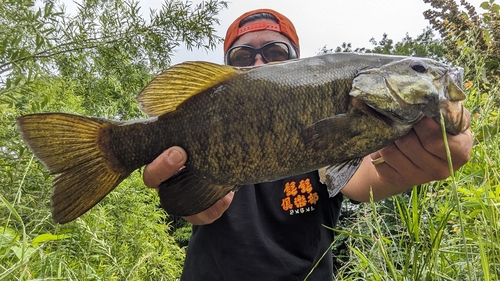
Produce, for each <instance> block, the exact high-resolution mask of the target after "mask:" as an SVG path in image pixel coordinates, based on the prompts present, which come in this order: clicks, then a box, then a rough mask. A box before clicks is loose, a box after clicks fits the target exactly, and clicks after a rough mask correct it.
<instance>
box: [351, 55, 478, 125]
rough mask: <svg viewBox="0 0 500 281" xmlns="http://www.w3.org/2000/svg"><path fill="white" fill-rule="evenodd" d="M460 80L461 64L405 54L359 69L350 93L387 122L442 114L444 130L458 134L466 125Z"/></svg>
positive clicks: (411, 120) (461, 80) (410, 120)
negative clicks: (377, 65) (378, 65)
mask: <svg viewBox="0 0 500 281" xmlns="http://www.w3.org/2000/svg"><path fill="white" fill-rule="evenodd" d="M462 83H463V69H462V68H460V67H451V66H448V65H446V64H444V63H441V62H438V61H435V60H431V59H425V58H412V57H407V58H403V59H401V60H398V61H395V62H391V63H388V64H385V65H383V66H381V67H378V68H370V69H365V70H362V71H360V72H359V73H358V74H357V75H356V77H355V79H354V80H353V84H352V89H351V92H350V95H351V96H353V97H354V98H355V99H358V100H361V101H362V102H364V103H365V104H366V105H368V106H369V107H371V108H372V109H374V110H375V111H376V112H377V113H378V114H379V115H380V116H381V117H383V118H384V119H386V120H388V121H389V122H395V123H397V124H413V123H416V122H417V121H418V120H420V119H421V118H422V117H423V116H424V115H425V116H428V117H431V118H433V119H434V120H436V121H437V122H438V123H439V120H440V117H441V116H442V117H443V118H444V124H445V127H446V130H447V131H448V132H449V133H451V134H459V133H460V132H462V131H464V130H466V129H467V128H468V126H469V120H468V118H466V114H465V112H464V107H463V100H464V99H465V98H466V96H465V94H464V92H463V91H462V89H461V85H462Z"/></svg>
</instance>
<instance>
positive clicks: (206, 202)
mask: <svg viewBox="0 0 500 281" xmlns="http://www.w3.org/2000/svg"><path fill="white" fill-rule="evenodd" d="M239 187H240V186H235V185H217V184H213V183H210V182H209V181H208V180H206V179H204V178H201V177H199V176H197V175H196V174H193V173H191V172H189V170H188V169H187V168H184V169H182V170H180V171H179V172H178V173H177V174H176V175H174V176H173V177H171V178H169V179H168V180H166V181H164V182H163V183H162V184H161V185H160V188H159V195H160V202H161V206H162V208H163V209H164V210H165V211H166V212H167V213H168V214H170V215H175V216H190V215H194V214H197V213H199V212H202V211H204V210H206V209H208V208H209V207H210V206H212V205H213V204H215V202H217V201H218V200H219V199H221V198H223V197H224V196H226V195H227V194H228V193H229V192H231V191H233V190H236V189H238V188H239Z"/></svg>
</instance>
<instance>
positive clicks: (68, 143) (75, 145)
mask: <svg viewBox="0 0 500 281" xmlns="http://www.w3.org/2000/svg"><path fill="white" fill-rule="evenodd" d="M17 125H18V127H19V130H20V132H21V135H22V137H23V139H24V140H25V141H26V143H27V144H28V146H29V147H30V148H31V150H32V151H33V152H34V154H35V155H36V156H37V157H38V158H39V159H40V160H41V161H42V163H43V164H44V165H45V166H46V167H47V169H48V170H49V171H50V173H51V174H55V175H56V178H55V179H54V182H53V184H54V187H53V191H52V200H51V201H52V203H51V205H52V217H53V219H54V220H55V221H56V222H58V223H66V222H70V221H72V220H74V219H76V218H78V217H79V216H81V215H82V214H83V213H85V212H86V211H88V210H89V209H90V208H92V207H93V206H94V205H95V204H97V203H98V202H99V201H100V200H101V199H102V198H104V196H106V195H107V194H108V193H109V192H111V190H113V189H114V188H115V187H116V186H117V185H118V184H119V183H120V182H121V181H122V180H124V179H125V178H126V177H127V176H128V173H127V174H125V173H124V172H123V169H119V167H118V168H117V167H113V166H112V164H111V162H110V161H109V160H107V159H109V156H107V155H106V151H102V150H101V149H100V147H104V146H102V145H100V141H102V139H103V136H102V134H104V133H105V130H103V129H105V128H107V127H109V126H112V125H113V123H112V122H111V121H108V120H105V119H98V118H91V117H85V116H78V115H71V114H64V113H41V114H31V115H25V116H21V117H19V118H18V119H17ZM120 171H121V172H120Z"/></svg>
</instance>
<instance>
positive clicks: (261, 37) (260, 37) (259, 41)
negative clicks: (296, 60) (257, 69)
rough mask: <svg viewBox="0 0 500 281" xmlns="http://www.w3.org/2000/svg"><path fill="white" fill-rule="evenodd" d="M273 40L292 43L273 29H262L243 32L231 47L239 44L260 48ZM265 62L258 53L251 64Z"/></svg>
mask: <svg viewBox="0 0 500 281" xmlns="http://www.w3.org/2000/svg"><path fill="white" fill-rule="evenodd" d="M270 22H272V21H270ZM272 41H281V42H285V43H287V44H288V45H290V46H291V45H292V44H291V42H290V40H289V39H288V38H287V37H286V36H284V35H283V34H281V33H278V32H275V31H271V30H261V31H254V32H248V33H245V34H243V35H242V36H241V37H239V38H238V39H237V40H236V41H234V43H233V45H232V46H231V47H233V46H239V45H247V46H251V47H253V48H256V49H258V48H260V47H262V46H263V45H265V44H267V43H269V42H272ZM263 64H266V61H265V60H263V58H262V56H261V55H260V54H257V55H255V60H254V61H253V63H252V64H251V66H256V65H263Z"/></svg>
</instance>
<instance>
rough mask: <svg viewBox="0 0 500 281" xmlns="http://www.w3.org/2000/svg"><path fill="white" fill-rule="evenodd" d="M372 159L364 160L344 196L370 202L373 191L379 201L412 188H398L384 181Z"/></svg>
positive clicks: (347, 185)
mask: <svg viewBox="0 0 500 281" xmlns="http://www.w3.org/2000/svg"><path fill="white" fill-rule="evenodd" d="M370 159H371V158H370V156H366V157H365V158H364V159H363V162H362V163H361V165H360V167H359V169H358V171H357V172H356V173H355V174H354V176H353V177H352V178H351V180H350V181H349V182H348V183H347V184H346V186H345V187H344V188H343V189H342V191H341V192H342V194H344V196H346V197H348V198H349V199H352V200H354V201H358V202H369V201H370V190H371V191H372V192H373V199H374V200H375V201H378V200H382V199H384V198H387V197H390V196H393V195H396V194H400V193H403V192H405V191H407V190H409V189H410V188H412V186H405V185H402V186H397V185H394V184H391V183H388V182H384V181H382V180H381V179H380V178H379V175H378V173H377V171H376V170H375V166H374V165H373V164H372V163H371V161H370Z"/></svg>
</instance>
